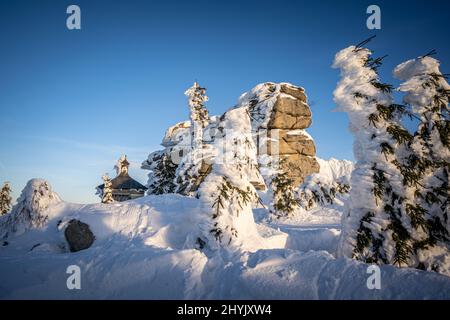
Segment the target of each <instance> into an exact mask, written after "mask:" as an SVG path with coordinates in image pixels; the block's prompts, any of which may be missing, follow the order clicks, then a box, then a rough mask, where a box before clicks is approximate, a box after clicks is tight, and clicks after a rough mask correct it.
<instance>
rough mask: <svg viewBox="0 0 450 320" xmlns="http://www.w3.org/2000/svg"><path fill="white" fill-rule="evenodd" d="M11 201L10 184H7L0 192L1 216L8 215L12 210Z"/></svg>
mask: <svg viewBox="0 0 450 320" xmlns="http://www.w3.org/2000/svg"><path fill="white" fill-rule="evenodd" d="M11 201H12V198H11V187H10V186H9V183H8V182H5V183H4V184H3V187H2V189H1V190H0V216H2V215H5V214H7V213H8V212H9V210H11Z"/></svg>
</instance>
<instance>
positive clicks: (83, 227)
mask: <svg viewBox="0 0 450 320" xmlns="http://www.w3.org/2000/svg"><path fill="white" fill-rule="evenodd" d="M64 236H65V237H66V241H67V243H68V244H69V248H70V251H71V252H77V251H80V250H84V249H87V248H89V247H90V246H91V245H92V243H94V240H95V236H94V234H93V233H92V231H91V228H89V225H88V224H86V223H84V222H81V221H80V220H76V219H72V220H70V221H69V223H68V224H67V228H66V230H65V231H64Z"/></svg>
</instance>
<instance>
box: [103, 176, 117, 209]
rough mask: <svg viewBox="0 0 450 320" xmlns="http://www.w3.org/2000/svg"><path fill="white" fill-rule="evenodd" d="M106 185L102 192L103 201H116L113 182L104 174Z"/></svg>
mask: <svg viewBox="0 0 450 320" xmlns="http://www.w3.org/2000/svg"><path fill="white" fill-rule="evenodd" d="M102 179H103V183H104V187H103V194H102V203H111V202H114V198H113V195H112V182H111V179H110V178H109V176H108V175H107V174H104V175H103V176H102Z"/></svg>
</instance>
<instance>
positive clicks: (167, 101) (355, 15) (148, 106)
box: [0, 0, 450, 203]
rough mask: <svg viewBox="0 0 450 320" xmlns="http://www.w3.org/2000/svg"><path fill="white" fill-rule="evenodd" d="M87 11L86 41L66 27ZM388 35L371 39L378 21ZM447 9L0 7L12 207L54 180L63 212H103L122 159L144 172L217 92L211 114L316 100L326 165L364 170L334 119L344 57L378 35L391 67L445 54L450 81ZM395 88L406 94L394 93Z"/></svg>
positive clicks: (309, 4) (0, 70) (237, 4)
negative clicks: (251, 97)
mask: <svg viewBox="0 0 450 320" xmlns="http://www.w3.org/2000/svg"><path fill="white" fill-rule="evenodd" d="M70 4H77V5H79V6H80V7H81V12H82V30H80V31H69V30H67V28H66V17H67V14H66V8H67V6H68V5H70ZM370 4H377V5H379V6H380V7H381V10H382V29H381V30H380V31H376V32H375V31H371V30H368V29H367V28H366V18H367V17H368V15H367V14H366V8H367V6H368V5H370ZM449 21H450V2H449V1H445V0H442V1H322V0H321V1H311V0H310V1H298V0H297V1H294V0H293V1H273V0H272V1H264V0H258V1H245V0H240V1H230V0H227V1H214V0H207V1H204V0H196V1H171V0H165V1H151V0H148V1H133V0H129V1H98V0H89V1H82V0H73V1H61V0H59V1H57V0H54V1H45V0H40V1H20V0H2V1H0V43H1V47H0V110H1V113H0V182H1V181H4V180H9V181H10V182H11V183H12V188H13V190H14V197H17V195H18V194H20V191H21V190H22V188H23V187H24V185H25V183H26V181H27V180H29V179H30V178H33V177H41V178H45V179H48V180H49V182H50V183H51V184H52V186H53V188H54V189H55V191H57V192H58V193H59V194H60V195H61V196H62V197H63V199H65V200H68V201H73V202H81V203H83V202H96V201H98V198H97V197H96V196H95V195H94V192H95V190H94V187H95V186H96V185H98V184H100V182H101V180H100V177H101V175H102V174H103V173H105V172H110V174H111V175H112V174H113V171H112V167H113V165H114V163H115V161H116V160H117V159H118V158H119V156H120V155H121V154H122V153H126V154H127V155H128V157H129V159H130V160H131V162H132V163H133V168H132V170H131V174H132V175H133V176H135V177H136V178H137V180H139V181H141V182H143V183H145V182H146V174H147V172H146V171H144V170H140V169H139V166H140V163H141V162H142V161H143V160H144V159H145V158H146V156H147V154H148V153H150V152H151V151H154V150H155V149H157V148H158V145H159V143H160V141H161V138H162V136H163V134H164V131H165V129H166V128H167V127H168V126H170V125H172V124H174V123H176V122H177V121H180V120H184V119H187V117H188V109H187V107H186V99H185V96H184V95H183V92H184V91H185V89H186V88H187V87H189V86H190V85H191V84H192V82H193V81H194V79H197V80H198V81H199V82H200V83H201V84H202V85H203V86H205V87H207V94H208V96H209V97H210V101H209V103H208V108H209V110H210V113H211V114H220V113H222V112H224V111H225V110H227V109H228V108H229V107H231V106H233V105H234V104H235V103H236V101H237V98H238V97H239V95H240V94H241V93H243V92H244V91H247V90H249V89H251V88H252V87H253V86H254V85H256V84H258V83H261V82H265V81H274V82H281V81H286V82H291V83H294V84H296V85H300V86H303V87H304V88H305V89H306V91H307V94H308V97H309V100H310V103H311V107H312V111H313V125H312V127H311V128H310V129H309V132H310V134H311V135H312V136H313V137H314V139H315V141H316V144H317V150H318V155H319V156H320V157H323V158H328V157H331V156H333V157H336V158H341V159H342V158H346V159H352V158H353V155H352V137H351V135H350V134H349V132H348V129H347V124H348V122H347V119H346V115H345V114H340V113H334V112H332V109H333V108H334V104H333V100H332V92H333V90H334V88H335V86H336V82H337V80H338V72H337V71H336V70H333V69H331V68H330V65H331V63H332V60H333V57H334V54H335V53H336V52H337V51H338V50H339V49H341V48H343V47H346V46H348V45H350V44H354V43H357V42H359V41H361V40H364V39H365V38H367V37H369V36H371V35H373V34H377V39H376V40H375V41H373V42H372V43H371V44H370V47H371V48H372V49H373V50H375V52H376V54H379V55H384V54H389V57H388V58H387V59H386V62H385V64H384V66H383V69H382V74H383V76H384V77H385V78H384V79H385V81H390V82H393V80H392V78H391V70H392V68H393V67H394V66H395V65H396V64H398V63H400V62H402V61H403V60H405V59H409V58H413V57H416V56H418V55H421V54H424V53H426V52H428V51H429V50H430V49H433V48H435V49H436V50H437V51H438V55H437V58H439V59H440V60H441V61H442V67H443V68H442V69H443V71H444V72H450V43H449V41H448V39H449V35H448V33H449V25H450V22H449ZM394 84H395V82H394Z"/></svg>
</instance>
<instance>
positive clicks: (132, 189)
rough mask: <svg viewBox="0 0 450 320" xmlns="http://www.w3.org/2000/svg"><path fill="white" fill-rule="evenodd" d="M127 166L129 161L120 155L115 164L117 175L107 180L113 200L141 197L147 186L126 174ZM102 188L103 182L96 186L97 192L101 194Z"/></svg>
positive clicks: (103, 186)
mask: <svg viewBox="0 0 450 320" xmlns="http://www.w3.org/2000/svg"><path fill="white" fill-rule="evenodd" d="M129 166H130V163H129V162H128V160H127V156H126V155H123V156H122V157H120V159H119V161H118V162H117V164H116V166H115V169H116V172H117V176H116V177H115V178H114V179H112V180H110V181H109V184H110V188H111V189H112V198H113V199H114V201H119V202H121V201H127V200H132V199H136V198H140V197H143V196H144V195H145V192H146V191H147V187H145V186H144V185H142V184H141V183H139V182H138V181H136V180H134V179H133V178H131V177H130V175H129V174H128V167H129ZM104 188H105V184H101V185H99V186H98V187H97V190H98V191H99V194H103V189H104Z"/></svg>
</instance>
